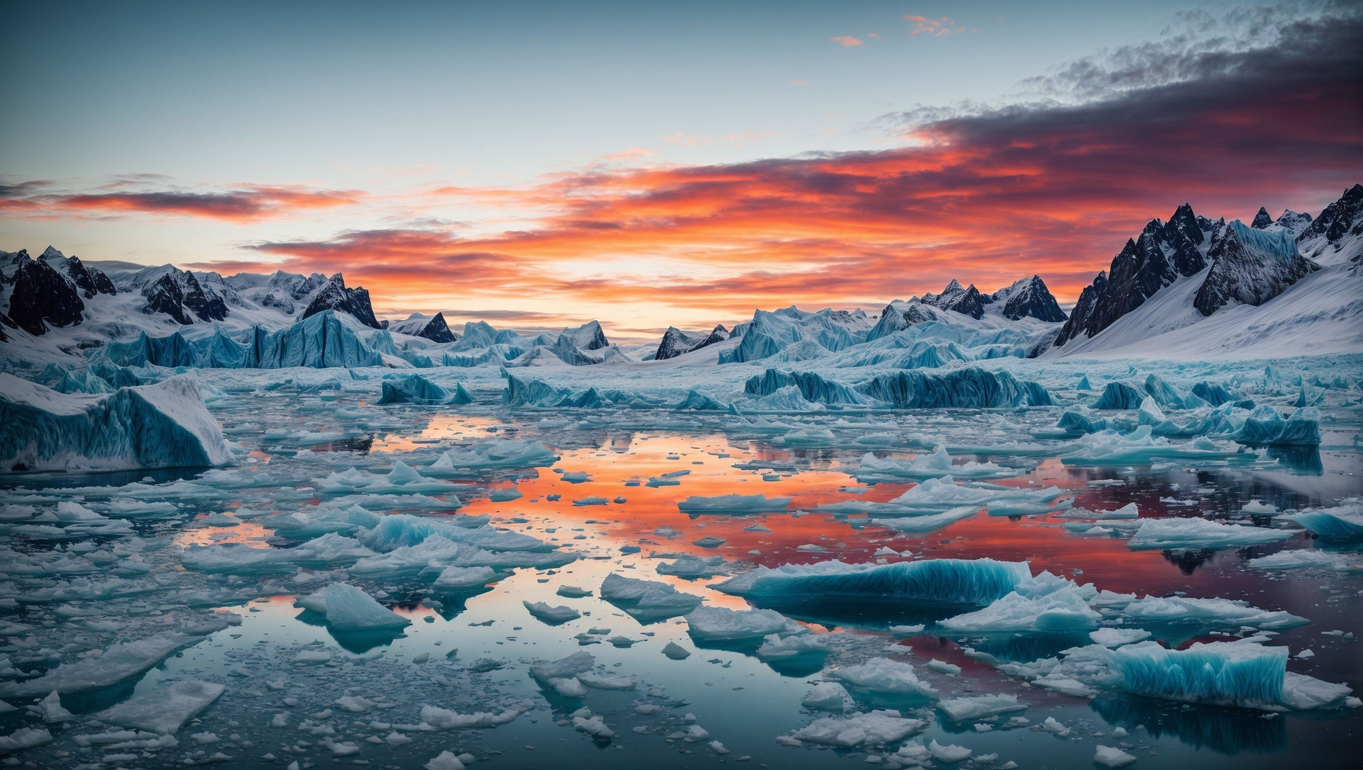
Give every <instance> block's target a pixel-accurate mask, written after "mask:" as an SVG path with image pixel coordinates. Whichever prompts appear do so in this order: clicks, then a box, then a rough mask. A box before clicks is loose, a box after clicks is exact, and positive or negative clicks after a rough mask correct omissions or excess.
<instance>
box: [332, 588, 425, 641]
mask: <svg viewBox="0 0 1363 770" xmlns="http://www.w3.org/2000/svg"><path fill="white" fill-rule="evenodd" d="M322 599H323V601H325V603H326V616H327V625H328V626H330V627H331V628H332V629H333V630H336V631H372V630H379V629H392V628H401V627H403V626H407V625H410V624H411V622H412V621H410V620H408V619H407V618H404V617H402V616H401V615H399V614H397V613H396V612H393V611H392V610H390V609H388V608H387V607H384V606H383V605H382V604H379V603H378V602H376V601H374V597H372V596H370V595H369V594H367V593H365V592H364V591H363V590H361V589H359V588H356V587H355V586H352V585H350V584H349V583H332V584H331V585H329V586H327V587H326V588H324V589H322Z"/></svg>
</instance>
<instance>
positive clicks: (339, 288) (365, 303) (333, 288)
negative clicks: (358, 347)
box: [300, 273, 383, 329]
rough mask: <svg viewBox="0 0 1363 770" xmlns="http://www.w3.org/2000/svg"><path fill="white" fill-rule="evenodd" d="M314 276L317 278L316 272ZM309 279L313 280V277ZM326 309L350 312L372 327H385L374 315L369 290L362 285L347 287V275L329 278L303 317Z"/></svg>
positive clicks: (313, 298) (338, 274)
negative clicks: (380, 324)
mask: <svg viewBox="0 0 1363 770" xmlns="http://www.w3.org/2000/svg"><path fill="white" fill-rule="evenodd" d="M313 277H314V278H315V277H316V274H314V275H313ZM308 280H309V281H311V280H312V278H309V279H308ZM326 310H336V311H339V312H343V313H349V314H350V315H351V316H353V317H354V318H355V319H356V320H358V321H359V322H360V323H362V324H364V325H365V326H368V327H370V328H372V329H381V328H383V327H381V326H379V321H378V319H377V318H375V317H374V308H373V307H371V306H370V304H369V292H367V291H365V289H364V287H362V286H356V287H355V288H353V289H347V288H346V285H345V277H344V276H342V275H341V274H340V273H337V274H336V275H333V276H331V277H330V278H328V279H327V280H326V282H325V283H323V284H322V286H321V288H319V289H318V290H317V293H316V294H314V295H313V297H312V302H310V303H308V309H307V310H305V311H303V319H306V318H309V317H311V316H314V315H316V314H318V313H321V312H323V311H326ZM303 319H300V320H303Z"/></svg>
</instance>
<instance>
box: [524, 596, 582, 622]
mask: <svg viewBox="0 0 1363 770" xmlns="http://www.w3.org/2000/svg"><path fill="white" fill-rule="evenodd" d="M521 604H523V605H525V609H526V611H527V612H529V613H530V614H531V615H533V616H534V617H535V618H538V619H539V620H542V621H544V622H545V623H548V624H550V625H559V624H561V623H567V622H568V621H570V620H577V619H578V618H580V617H582V613H580V612H578V611H577V610H575V609H573V608H572V607H562V606H560V607H551V606H549V605H548V604H545V603H544V602H526V601H523V602H521Z"/></svg>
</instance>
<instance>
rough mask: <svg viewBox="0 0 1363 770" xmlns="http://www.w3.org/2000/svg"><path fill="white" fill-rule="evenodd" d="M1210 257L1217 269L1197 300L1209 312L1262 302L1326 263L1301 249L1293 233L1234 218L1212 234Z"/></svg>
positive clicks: (1204, 310) (1195, 301)
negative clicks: (1247, 224)
mask: <svg viewBox="0 0 1363 770" xmlns="http://www.w3.org/2000/svg"><path fill="white" fill-rule="evenodd" d="M1207 256H1208V258H1210V259H1211V260H1212V269H1211V270H1209V271H1208V272H1207V278H1206V280H1204V281H1203V282H1202V286H1201V287H1200V288H1199V289H1198V290H1197V296H1196V297H1194V298H1193V307H1196V308H1197V310H1198V312H1199V313H1201V314H1202V315H1204V316H1208V315H1211V314H1212V313H1215V312H1216V311H1217V310H1219V309H1221V308H1222V307H1224V306H1225V305H1228V304H1231V303H1243V304H1246V305H1262V304H1263V303H1265V302H1267V301H1269V300H1270V299H1273V298H1274V297H1276V296H1278V295H1279V294H1282V293H1283V291H1284V290H1285V289H1287V287H1289V286H1291V285H1292V284H1294V283H1296V282H1297V281H1298V280H1300V279H1301V278H1302V276H1304V275H1306V274H1308V273H1310V272H1312V271H1315V270H1319V269H1320V266H1319V265H1317V264H1316V263H1314V262H1312V261H1311V260H1309V259H1307V258H1305V257H1303V256H1302V255H1301V254H1300V253H1299V252H1298V251H1297V244H1296V241H1295V240H1294V239H1293V238H1292V235H1291V234H1290V233H1287V232H1283V231H1276V232H1264V231H1262V230H1256V229H1253V228H1250V227H1245V226H1244V225H1243V224H1241V223H1240V222H1230V223H1228V224H1223V225H1221V226H1220V227H1218V228H1217V230H1216V232H1215V233H1214V234H1213V235H1212V243H1211V248H1209V249H1208V250H1207Z"/></svg>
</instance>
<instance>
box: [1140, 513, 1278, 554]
mask: <svg viewBox="0 0 1363 770" xmlns="http://www.w3.org/2000/svg"><path fill="white" fill-rule="evenodd" d="M1292 534H1293V533H1292V531H1291V530H1283V529H1268V528H1266V527H1246V526H1241V525H1239V524H1221V523H1219V522H1215V521H1208V520H1207V519H1194V518H1189V519H1178V518H1167V519H1145V520H1143V521H1142V522H1141V528H1140V529H1138V530H1136V534H1135V535H1134V536H1133V537H1132V538H1131V539H1130V540H1128V541H1127V543H1126V545H1127V547H1128V548H1130V549H1131V550H1133V551H1138V550H1147V549H1168V548H1239V547H1242V546H1247V545H1260V544H1263V543H1272V542H1276V541H1278V540H1286V539H1287V538H1289V537H1292Z"/></svg>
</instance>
